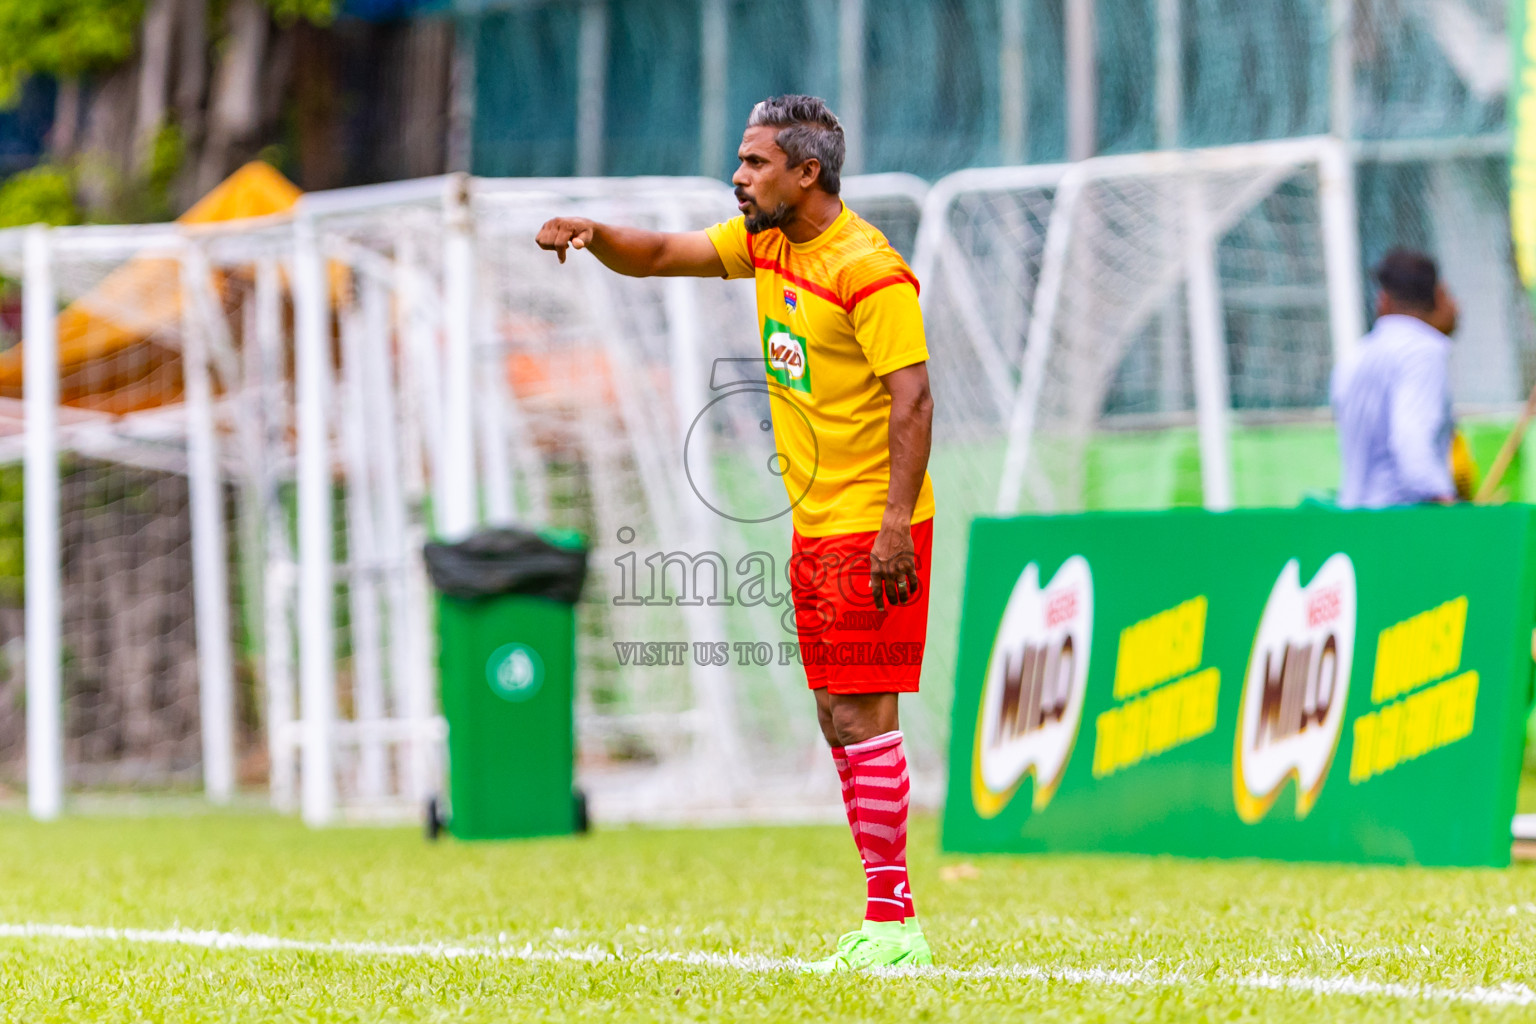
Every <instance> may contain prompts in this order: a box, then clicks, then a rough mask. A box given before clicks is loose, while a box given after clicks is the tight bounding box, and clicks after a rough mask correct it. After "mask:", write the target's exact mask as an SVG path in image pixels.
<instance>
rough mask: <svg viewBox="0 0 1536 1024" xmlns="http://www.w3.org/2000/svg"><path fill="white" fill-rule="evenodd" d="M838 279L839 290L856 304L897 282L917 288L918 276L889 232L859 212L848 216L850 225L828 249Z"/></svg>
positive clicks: (845, 298) (844, 297) (845, 299)
mask: <svg viewBox="0 0 1536 1024" xmlns="http://www.w3.org/2000/svg"><path fill="white" fill-rule="evenodd" d="M828 258H829V262H830V263H832V264H833V271H834V273H835V275H836V279H837V286H838V287H837V290H838V292H839V293H840V294H841V295H842V296H843V300H844V302H845V303H846V304H847V305H848V306H849V307H850V308H852V306H854V305H856V304H857V303H858V302H859V300H860V299H862V298H865V297H867V296H868V295H870V294H872V293H873V292H875V291H879V290H881V289H883V288H885V287H888V286H890V285H894V284H910V285H911V286H912V287H913V289H914V290H916V289H917V287H918V283H917V277H916V275H914V274H913V273H912V268H911V267H909V266H908V265H907V261H906V260H904V259H902V256H901V253H899V252H897V251H896V250H895V248H894V247H893V246H892V245H891V243H890V242H888V241H887V240H886V237H885V235H883V234H881V232H880V230H879V229H878V228H876V227H875V226H874V225H873V224H871V223H869V222H868V221H867V220H865V219H864V218H862V217H860V216H859V215H858V214H854V215H853V216H852V217H850V218H848V225H847V227H845V228H844V230H843V231H842V233H841V234H840V236H839V237H838V238H837V239H836V240H835V243H834V246H833V247H832V249H831V251H829V252H828Z"/></svg>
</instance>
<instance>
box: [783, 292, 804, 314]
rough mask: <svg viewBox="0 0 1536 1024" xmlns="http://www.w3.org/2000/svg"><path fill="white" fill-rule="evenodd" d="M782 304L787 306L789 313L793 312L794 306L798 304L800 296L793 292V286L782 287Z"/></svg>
mask: <svg viewBox="0 0 1536 1024" xmlns="http://www.w3.org/2000/svg"><path fill="white" fill-rule="evenodd" d="M784 305H786V306H788V307H789V311H790V312H791V313H793V312H794V311H795V308H796V307H797V306H799V305H800V296H798V295H796V294H795V290H794V289H793V288H785V289H784Z"/></svg>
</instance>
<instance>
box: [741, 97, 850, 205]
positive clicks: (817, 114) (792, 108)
mask: <svg viewBox="0 0 1536 1024" xmlns="http://www.w3.org/2000/svg"><path fill="white" fill-rule="evenodd" d="M747 127H748V128H777V129H778V130H779V132H778V135H777V136H775V141H776V142H778V144H779V148H780V149H782V150H783V151H784V155H785V156H787V157H788V158H789V166H791V167H798V166H800V165H801V164H803V163H805V162H806V161H807V160H809V159H811V158H812V157H815V159H816V160H817V161H818V162H819V163H820V164H821V175H820V176H819V177H818V179H817V180H818V181H819V182H820V183H821V187H822V189H823V190H824V191H826V192H828V193H830V194H832V195H834V196H835V195H837V193H838V190H839V189H841V188H842V187H843V181H842V174H843V156H844V154H845V153H846V152H847V145H846V144H845V143H844V141H843V126H842V125H840V124H838V122H837V115H836V114H834V113H832V108H830V107H828V106H827V104H826V101H825V100H822V99H819V98H817V97H815V96H799V95H791V96H772V97H769V98H768V99H766V100H763V101H762V102H761V103H759V104H758V105H757V106H755V107H753V108H752V114H751V116H749V117H748V118H747Z"/></svg>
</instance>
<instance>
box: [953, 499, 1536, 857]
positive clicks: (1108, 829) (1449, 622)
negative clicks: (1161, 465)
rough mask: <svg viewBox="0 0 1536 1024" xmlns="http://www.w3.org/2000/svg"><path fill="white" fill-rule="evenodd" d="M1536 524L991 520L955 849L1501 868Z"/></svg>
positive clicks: (965, 654)
mask: <svg viewBox="0 0 1536 1024" xmlns="http://www.w3.org/2000/svg"><path fill="white" fill-rule="evenodd" d="M1533 523H1536V508H1532V507H1530V506H1524V505H1505V506H1499V507H1471V506H1461V507H1448V508H1440V507H1419V508H1404V509H1391V510H1385V511H1379V512H1340V511H1335V510H1331V509H1324V508H1317V509H1306V508H1303V509H1295V510H1274V511H1243V512H1229V513H1223V514H1219V515H1218V514H1211V513H1206V512H1198V511H1189V512H1161V513H1097V514H1092V513H1091V514H1086V515H1079V516H1061V517H1030V518H1019V519H980V520H977V521H976V522H975V523H974V524H973V526H972V529H971V540H970V551H969V558H968V564H967V569H966V581H965V598H964V608H963V613H962V621H961V628H960V650H959V658H958V662H957V668H956V681H955V702H954V723H953V728H952V730H951V749H950V772H949V796H948V801H947V803H946V807H945V814H944V833H943V844H944V847H945V849H947V850H952V851H966V852H1030V851H1051V850H1061V851H1067V850H1070V851H1083V850H1101V851H1118V852H1138V853H1171V854H1179V855H1184V856H1217V857H1274V858H1283V859H1289V860H1335V861H1381V862H1394V863H1418V864H1465V865H1472V864H1486V865H1505V864H1508V862H1509V855H1510V820H1511V817H1512V816H1513V814H1514V809H1515V790H1516V786H1517V785H1518V782H1519V776H1520V768H1521V762H1522V758H1523V756H1524V743H1525V721H1526V714H1527V711H1528V709H1529V707H1530V704H1531V700H1532V681H1533V674H1532V655H1531V651H1532V627H1533V625H1536V565H1533V561H1532V559H1533V556H1536V552H1533V550H1532V541H1533V536H1532V527H1533Z"/></svg>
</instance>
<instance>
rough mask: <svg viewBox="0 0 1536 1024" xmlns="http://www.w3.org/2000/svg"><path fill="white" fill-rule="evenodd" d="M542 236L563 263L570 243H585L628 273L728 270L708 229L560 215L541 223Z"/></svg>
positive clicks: (671, 274)
mask: <svg viewBox="0 0 1536 1024" xmlns="http://www.w3.org/2000/svg"><path fill="white" fill-rule="evenodd" d="M538 242H539V248H541V249H551V250H553V251H554V252H555V253H556V254H557V255H558V256H559V257H560V262H561V263H564V262H565V250H566V249H567V248H571V249H586V250H588V251H589V252H591V253H592V255H594V256H596V257H597V258H598V260H599V261H601V263H602V264H603V266H605V267H607V268H608V269H609V270H614V271H617V272H618V273H620V274H624V275H626V276H629V277H724V276H725V264H724V263H723V262H721V260H720V254H719V253H718V252H716V251H715V246H714V243H713V242H711V241H710V240H709V236H708V235H707V234H705V233H704V232H703V231H681V232H669V231H646V230H644V229H643V228H623V227H615V226H614V225H612V224H599V223H598V222H597V221H593V220H587V219H586V218H584V217H556V218H554V219H553V220H551V221H548V222H546V223H545V225H544V226H543V227H542V228H540V229H539V237H538Z"/></svg>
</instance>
